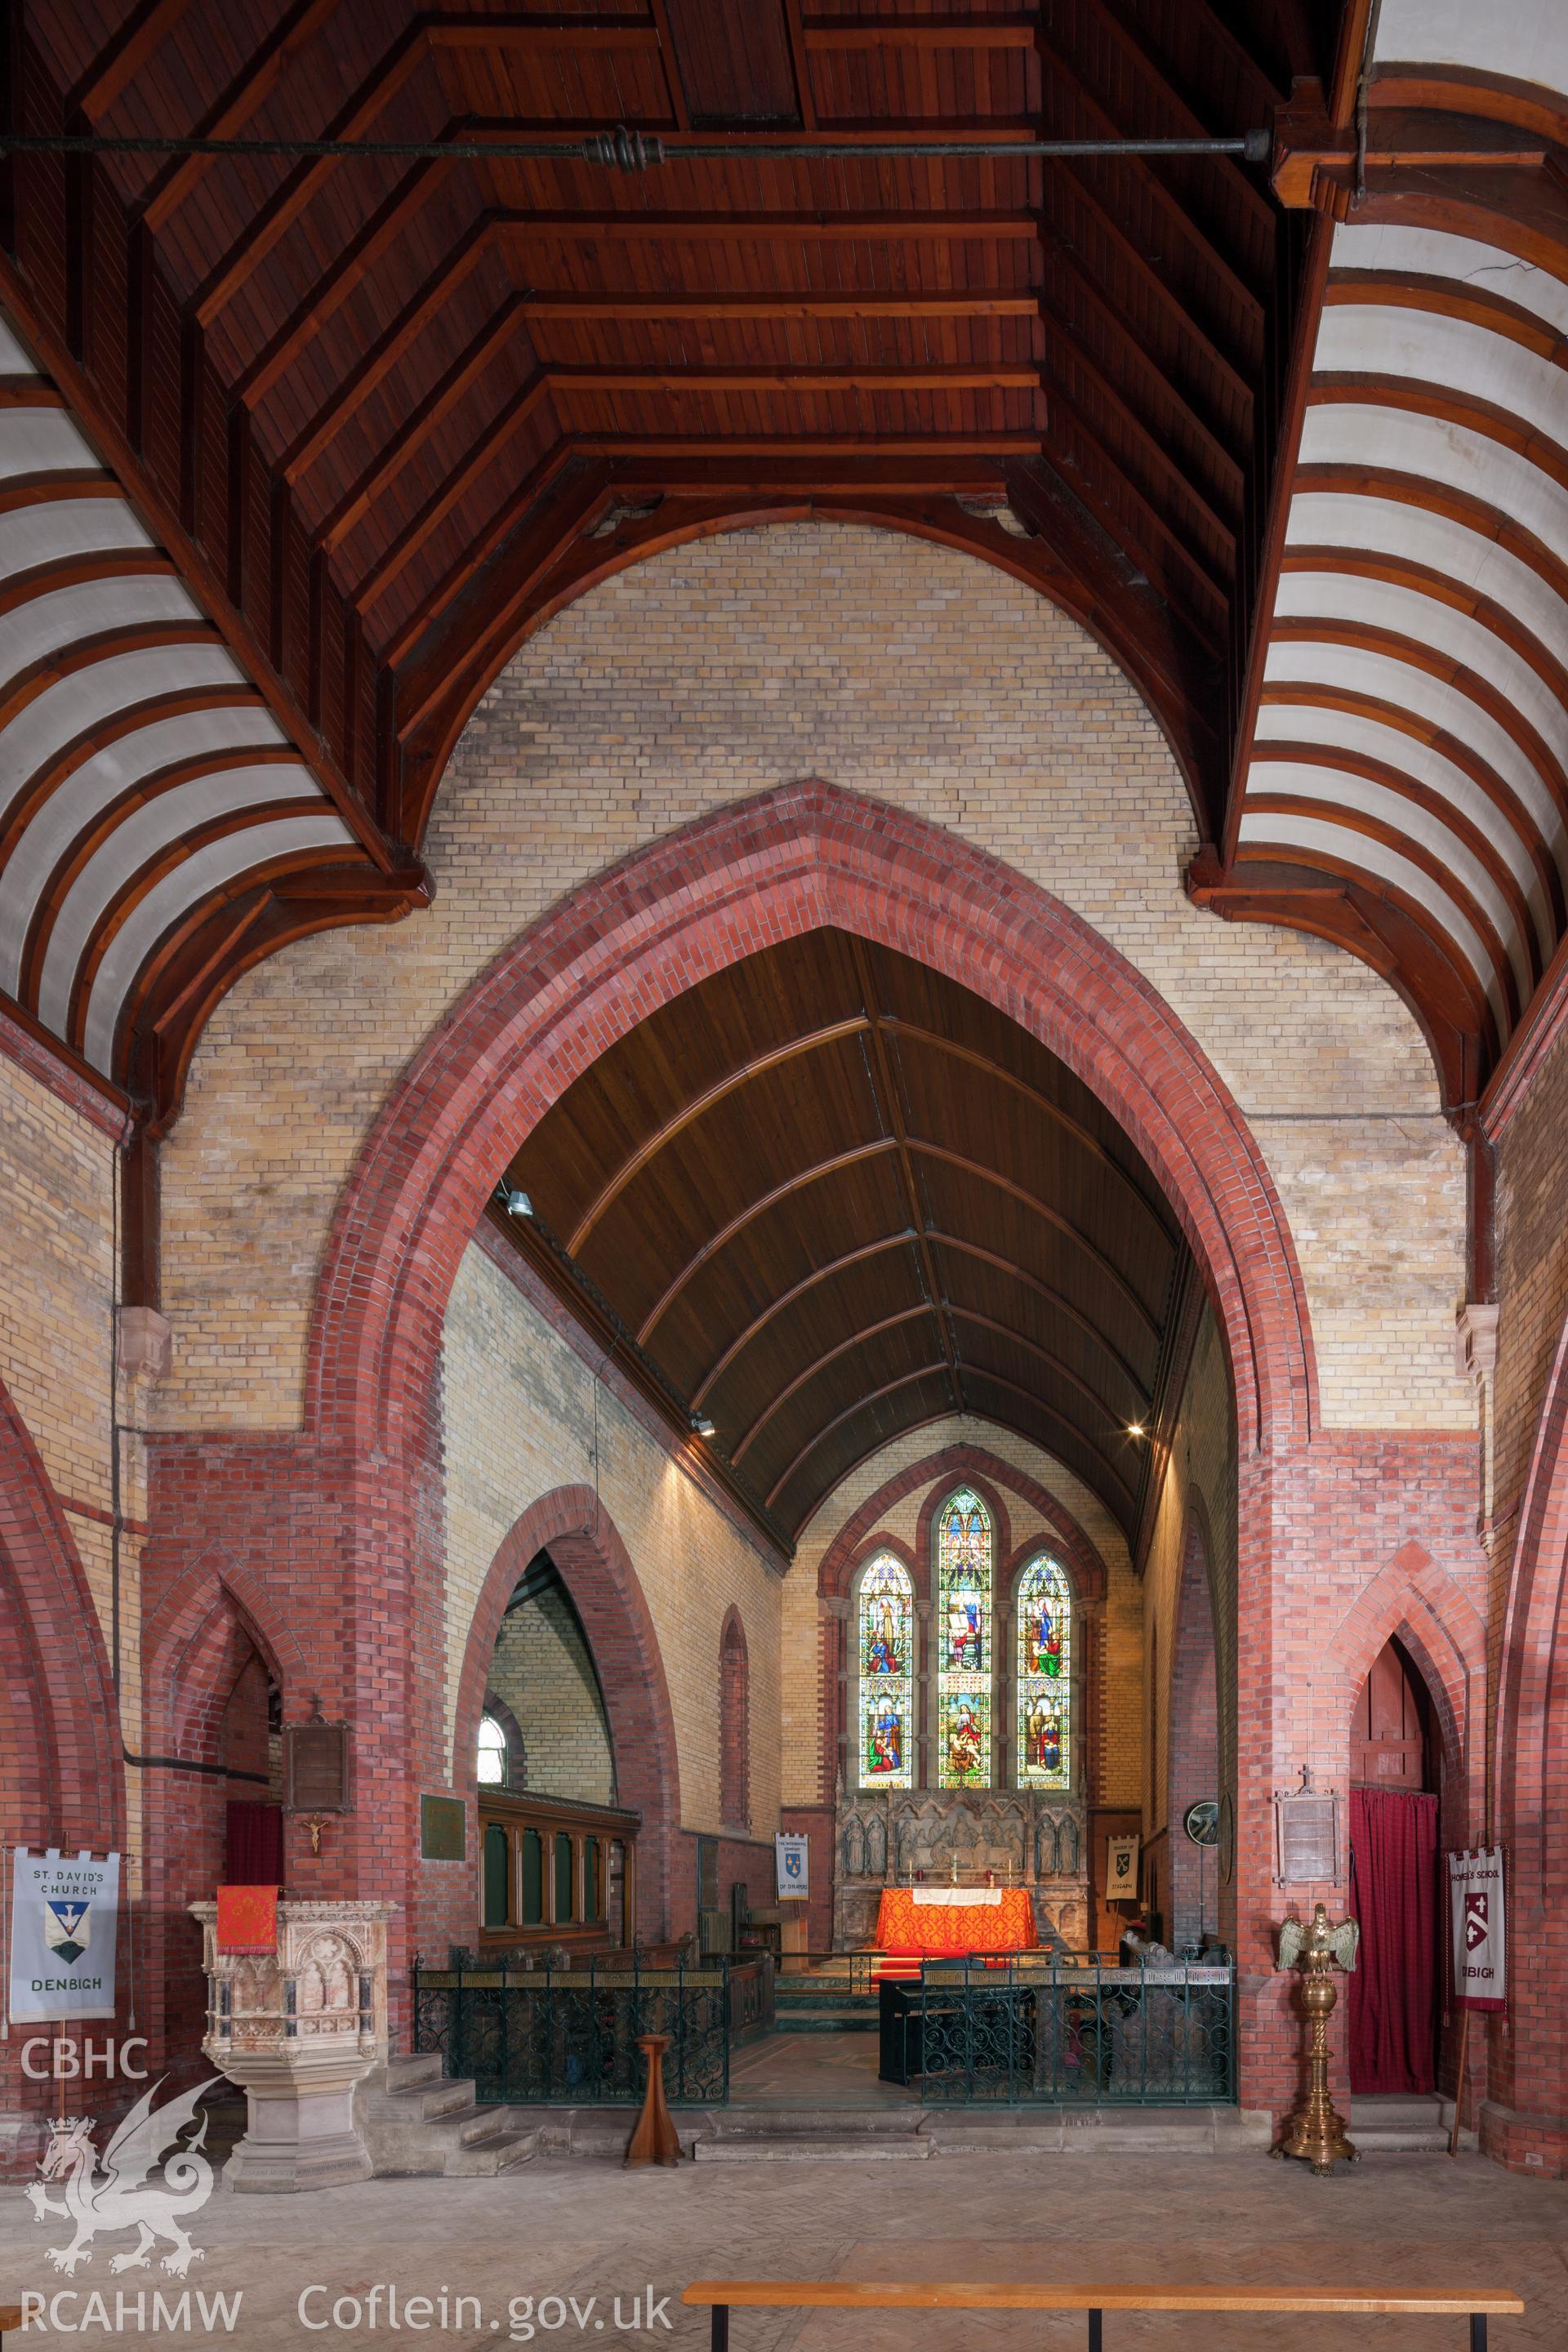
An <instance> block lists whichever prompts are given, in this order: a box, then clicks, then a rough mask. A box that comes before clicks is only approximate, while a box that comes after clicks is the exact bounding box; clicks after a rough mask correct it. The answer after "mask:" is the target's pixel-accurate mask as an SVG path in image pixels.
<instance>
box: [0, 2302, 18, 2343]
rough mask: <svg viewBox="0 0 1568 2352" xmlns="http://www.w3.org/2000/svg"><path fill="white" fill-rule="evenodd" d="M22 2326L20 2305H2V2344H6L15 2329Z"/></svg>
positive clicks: (0, 2334)
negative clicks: (7, 2338)
mask: <svg viewBox="0 0 1568 2352" xmlns="http://www.w3.org/2000/svg"><path fill="white" fill-rule="evenodd" d="M21 2325H22V2306H21V2305H20V2304H19V2303H0V2344H3V2343H4V2342H5V2338H6V2336H9V2335H10V2334H11V2332H12V2330H13V2329H14V2328H17V2327H20V2326H21Z"/></svg>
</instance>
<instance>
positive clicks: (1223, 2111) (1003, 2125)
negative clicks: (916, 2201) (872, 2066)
mask: <svg viewBox="0 0 1568 2352" xmlns="http://www.w3.org/2000/svg"><path fill="white" fill-rule="evenodd" d="M921 2129H922V2132H923V2133H924V2135H925V2137H927V2138H929V2139H930V2140H931V2145H932V2147H934V2148H935V2150H936V2153H937V2154H938V2155H939V2156H949V2155H954V2156H956V2155H960V2154H963V2155H973V2154H975V2153H977V2152H985V2153H988V2154H991V2155H999V2154H1001V2153H1002V2152H1003V2151H1004V2150H1005V2151H1007V2152H1008V2153H1012V2152H1014V2151H1015V2150H1016V2151H1017V2152H1018V2153H1020V2154H1022V2153H1025V2152H1029V2151H1034V2152H1038V2153H1053V2152H1054V2153H1061V2154H1064V2155H1072V2156H1125V2155H1137V2154H1139V2153H1142V2154H1143V2155H1189V2156H1198V2155H1202V2156H1209V2155H1215V2154H1221V2153H1226V2154H1240V2153H1242V2152H1243V2151H1244V2150H1246V2149H1249V2148H1254V2147H1257V2148H1263V2147H1268V2143H1269V2126H1268V2118H1267V2117H1265V2116H1242V2115H1240V2114H1238V2112H1237V2109H1235V2108H1234V2107H1144V2108H1104V2107H1097V2108H1090V2109H1083V2108H1071V2107H1068V2108H1065V2109H1061V2110H1054V2111H1053V2110H1050V2109H1047V2108H1035V2109H1032V2110H1031V2109H1018V2108H1013V2109H1009V2110H1005V2111H1004V2112H1002V2113H1000V2114H998V2115H995V2116H984V2115H976V2114H975V2112H974V2110H973V2108H967V2109H964V2108H961V2109H959V2110H957V2111H956V2112H955V2113H954V2114H953V2115H952V2116H942V2115H937V2114H933V2113H932V2112H931V2109H930V2108H928V2109H927V2110H926V2113H925V2117H924V2121H923V2123H922V2125H921Z"/></svg>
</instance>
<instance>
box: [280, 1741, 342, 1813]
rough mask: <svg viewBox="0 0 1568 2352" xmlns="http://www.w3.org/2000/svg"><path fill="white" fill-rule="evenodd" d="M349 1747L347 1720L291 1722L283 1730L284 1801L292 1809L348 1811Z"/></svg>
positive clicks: (330, 1811) (304, 1810) (314, 1811)
mask: <svg viewBox="0 0 1568 2352" xmlns="http://www.w3.org/2000/svg"><path fill="white" fill-rule="evenodd" d="M349 1769H350V1748H349V1727H348V1725H347V1724H346V1723H320V1722H317V1723H290V1724H286V1725H285V1726H284V1730H283V1786H284V1791H285V1793H284V1798H283V1801H284V1803H285V1804H286V1805H287V1806H288V1807H289V1811H292V1812H300V1813H346V1812H347V1811H348V1810H349Z"/></svg>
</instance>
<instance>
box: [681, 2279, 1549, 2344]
mask: <svg viewBox="0 0 1568 2352" xmlns="http://www.w3.org/2000/svg"><path fill="white" fill-rule="evenodd" d="M680 2300H681V2302H682V2303H684V2304H686V2305H696V2306H697V2307H698V2308H699V2309H705V2310H710V2311H711V2312H712V2315H713V2336H712V2343H713V2352H729V2346H730V2314H731V2310H734V2309H737V2308H739V2309H749V2310H753V2311H755V2310H764V2311H1081V2312H1082V2313H1083V2314H1084V2315H1085V2317H1086V2318H1087V2320H1088V2322H1089V2339H1088V2340H1089V2352H1102V2346H1103V2342H1104V2334H1103V2331H1104V2326H1105V2315H1106V2313H1107V2312H1108V2311H1188V2312H1193V2311H1225V2312H1231V2311H1267V2312H1272V2313H1276V2314H1282V2313H1287V2312H1304V2313H1307V2314H1310V2315H1311V2316H1312V2317H1313V2318H1317V2317H1320V2316H1322V2315H1328V2314H1330V2313H1344V2314H1349V2315H1368V2314H1385V2313H1394V2314H1398V2315H1404V2316H1406V2317H1414V2318H1434V2317H1443V2316H1453V2317H1457V2318H1465V2319H1468V2321H1469V2323H1470V2352H1487V2321H1488V2319H1489V2318H1492V2317H1499V2316H1506V2317H1509V2318H1517V2317H1519V2316H1520V2315H1521V2313H1522V2312H1523V2310H1524V2305H1523V2303H1522V2301H1521V2298H1520V2297H1519V2296H1518V2295H1517V2294H1514V2293H1513V2291H1512V2289H1511V2288H1510V2287H1416V2288H1410V2287H1338V2286H1299V2287H1255V2286H1243V2287H1237V2286H1172V2285H1162V2286H1125V2285H1121V2286H1111V2285H1104V2286H1094V2285H1091V2286H1030V2285H1014V2284H1006V2285H1003V2284H996V2285H991V2286H977V2285H971V2284H964V2283H956V2284H955V2283H952V2282H946V2281H935V2280H933V2281H931V2283H930V2284H927V2283H925V2282H923V2281H921V2282H903V2281H900V2282H899V2283H898V2284H894V2283H892V2282H890V2281H889V2283H888V2284H885V2285H872V2284H861V2283H859V2282H858V2281H854V2280H849V2279H820V2280H818V2279H805V2280H802V2279H694V2280H693V2281H692V2283H691V2284H690V2285H689V2287H688V2288H687V2290H686V2292H685V2294H683V2295H682V2296H681V2298H680ZM1277 2333H1278V2331H1277V2330H1271V2331H1270V2340H1272V2337H1273V2336H1275V2335H1277ZM1373 2341H1374V2342H1375V2341H1376V2339H1375V2337H1374V2338H1373Z"/></svg>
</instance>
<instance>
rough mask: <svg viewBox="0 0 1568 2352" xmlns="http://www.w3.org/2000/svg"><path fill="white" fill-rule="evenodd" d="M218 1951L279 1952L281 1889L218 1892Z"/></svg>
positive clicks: (234, 1888) (222, 1888) (222, 1889)
mask: <svg viewBox="0 0 1568 2352" xmlns="http://www.w3.org/2000/svg"><path fill="white" fill-rule="evenodd" d="M217 1948H218V1950H219V1951H220V1952H275V1951H276V1950H277V1949H278V1889H277V1888H276V1887H275V1886H220V1887H219V1888H218V1891H217Z"/></svg>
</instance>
